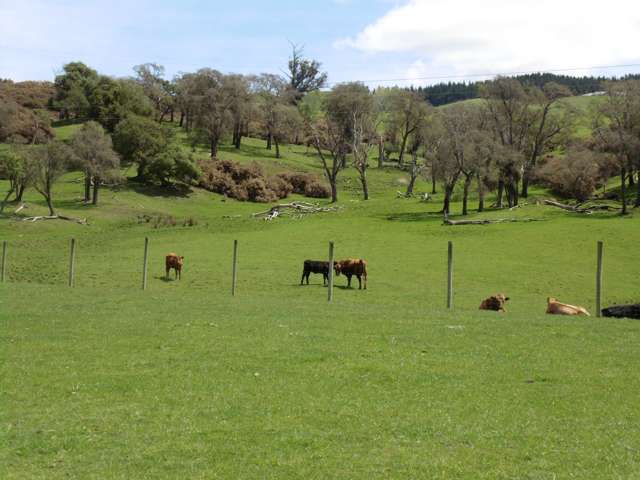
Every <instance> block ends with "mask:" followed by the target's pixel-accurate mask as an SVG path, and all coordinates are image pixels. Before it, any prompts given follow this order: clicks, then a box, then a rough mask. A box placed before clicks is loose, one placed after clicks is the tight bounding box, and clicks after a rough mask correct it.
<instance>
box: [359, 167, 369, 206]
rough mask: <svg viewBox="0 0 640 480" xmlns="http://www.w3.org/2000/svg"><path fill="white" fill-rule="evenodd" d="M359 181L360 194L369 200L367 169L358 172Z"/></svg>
mask: <svg viewBox="0 0 640 480" xmlns="http://www.w3.org/2000/svg"><path fill="white" fill-rule="evenodd" d="M360 183H362V196H363V198H364V199H365V200H369V184H368V183H367V171H366V170H362V171H361V172H360Z"/></svg>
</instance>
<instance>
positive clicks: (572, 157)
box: [537, 149, 606, 202]
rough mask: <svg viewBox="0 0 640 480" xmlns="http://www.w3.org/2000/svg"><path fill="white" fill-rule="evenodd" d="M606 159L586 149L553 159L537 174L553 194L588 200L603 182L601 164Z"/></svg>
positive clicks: (539, 179) (548, 160)
mask: <svg viewBox="0 0 640 480" xmlns="http://www.w3.org/2000/svg"><path fill="white" fill-rule="evenodd" d="M604 160H606V157H604V156H599V155H598V154H596V153H594V152H591V151H589V150H585V149H578V150H572V151H569V152H568V153H567V155H566V156H564V157H551V158H549V159H547V161H546V163H544V165H542V166H541V167H540V168H539V169H538V172H537V179H538V181H540V182H541V183H543V184H544V185H546V186H548V187H549V188H550V189H551V191H552V192H553V193H555V194H556V195H559V196H562V197H565V198H574V199H576V200H578V201H581V202H583V201H585V200H588V199H589V198H590V197H591V196H592V195H593V192H594V191H595V189H596V187H597V186H598V185H599V184H600V182H601V181H602V172H601V163H602V162H603V161H604Z"/></svg>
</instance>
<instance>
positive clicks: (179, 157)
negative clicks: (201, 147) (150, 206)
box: [147, 143, 200, 186]
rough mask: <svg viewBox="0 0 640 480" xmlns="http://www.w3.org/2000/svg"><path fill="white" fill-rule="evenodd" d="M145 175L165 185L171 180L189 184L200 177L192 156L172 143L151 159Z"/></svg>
mask: <svg viewBox="0 0 640 480" xmlns="http://www.w3.org/2000/svg"><path fill="white" fill-rule="evenodd" d="M147 177H148V179H149V180H151V181H157V182H159V183H160V184H161V185H165V186H166V185H169V184H170V183H171V180H178V181H180V182H184V183H187V184H190V183H192V182H193V181H194V180H197V179H198V178H199V177H200V169H199V168H198V167H197V165H196V162H195V160H194V158H193V156H191V155H189V154H187V153H186V152H184V151H183V150H182V148H180V146H179V145H176V144H175V143H172V144H170V145H168V146H167V148H165V149H163V150H162V151H161V152H160V153H158V154H157V155H156V156H154V157H153V158H152V159H151V161H150V162H149V165H148V167H147Z"/></svg>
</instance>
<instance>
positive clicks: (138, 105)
mask: <svg viewBox="0 0 640 480" xmlns="http://www.w3.org/2000/svg"><path fill="white" fill-rule="evenodd" d="M89 101H90V103H91V111H90V117H91V118H92V119H94V120H96V121H97V122H99V123H100V124H101V125H102V126H103V127H104V128H105V129H106V130H107V131H108V132H113V131H114V130H115V127H116V125H118V123H120V122H121V121H122V120H123V119H124V118H126V117H127V116H129V115H138V116H144V117H148V116H151V115H152V114H153V107H152V105H151V102H150V100H149V99H148V98H147V96H146V95H145V93H144V91H143V89H142V87H141V86H140V85H138V83H136V82H135V81H134V80H131V79H117V80H114V79H113V78H110V77H107V76H104V75H103V76H100V78H99V79H98V83H97V85H96V86H95V88H94V89H93V91H92V93H91V96H90V98H89Z"/></svg>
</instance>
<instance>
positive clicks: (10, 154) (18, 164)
mask: <svg viewBox="0 0 640 480" xmlns="http://www.w3.org/2000/svg"><path fill="white" fill-rule="evenodd" d="M0 178H3V179H6V180H8V181H9V190H8V191H7V194H6V196H5V197H4V200H3V201H2V205H0V214H1V213H2V212H3V211H4V208H5V206H6V205H7V202H8V201H9V197H11V195H13V194H14V193H15V194H18V192H20V190H21V189H22V190H24V188H25V187H26V182H27V171H26V164H25V159H24V156H23V155H22V154H21V153H20V152H19V151H18V150H17V149H16V148H15V147H14V148H8V149H3V150H0Z"/></svg>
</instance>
